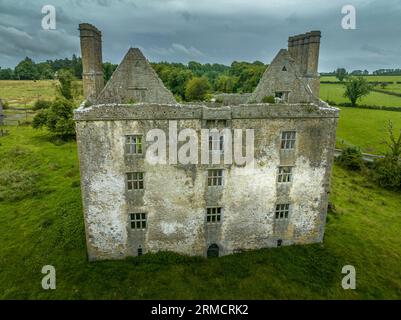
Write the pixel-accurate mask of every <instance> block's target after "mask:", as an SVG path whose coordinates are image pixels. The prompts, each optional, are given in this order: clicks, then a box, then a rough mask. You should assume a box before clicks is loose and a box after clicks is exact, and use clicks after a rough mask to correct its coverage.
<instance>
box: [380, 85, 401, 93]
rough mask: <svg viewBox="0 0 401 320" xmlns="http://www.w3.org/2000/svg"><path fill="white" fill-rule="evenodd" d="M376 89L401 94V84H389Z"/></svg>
mask: <svg viewBox="0 0 401 320" xmlns="http://www.w3.org/2000/svg"><path fill="white" fill-rule="evenodd" d="M376 89H380V90H385V91H388V92H394V93H401V84H389V85H388V86H386V87H384V88H382V87H381V86H377V87H376Z"/></svg>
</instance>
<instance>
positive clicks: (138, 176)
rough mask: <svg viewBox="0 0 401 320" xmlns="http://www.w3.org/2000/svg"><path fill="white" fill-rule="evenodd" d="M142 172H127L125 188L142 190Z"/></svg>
mask: <svg viewBox="0 0 401 320" xmlns="http://www.w3.org/2000/svg"><path fill="white" fill-rule="evenodd" d="M143 177H144V173H143V172H129V173H127V188H128V190H143V189H144V184H143Z"/></svg>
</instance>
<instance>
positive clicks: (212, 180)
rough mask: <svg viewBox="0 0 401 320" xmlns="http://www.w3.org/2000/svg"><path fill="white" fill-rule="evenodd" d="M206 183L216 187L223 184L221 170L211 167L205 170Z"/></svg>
mask: <svg viewBox="0 0 401 320" xmlns="http://www.w3.org/2000/svg"><path fill="white" fill-rule="evenodd" d="M207 174H208V176H207V185H208V186H209V187H216V186H222V185H223V170H222V169H211V170H208V171H207Z"/></svg>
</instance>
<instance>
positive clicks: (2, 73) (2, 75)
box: [0, 68, 14, 80]
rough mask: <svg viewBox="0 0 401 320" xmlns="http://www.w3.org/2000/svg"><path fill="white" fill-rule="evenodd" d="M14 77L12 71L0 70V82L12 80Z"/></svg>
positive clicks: (8, 69)
mask: <svg viewBox="0 0 401 320" xmlns="http://www.w3.org/2000/svg"><path fill="white" fill-rule="evenodd" d="M13 76H14V72H13V70H12V69H10V68H7V69H1V68H0V80H12V79H13Z"/></svg>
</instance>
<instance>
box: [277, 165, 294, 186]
mask: <svg viewBox="0 0 401 320" xmlns="http://www.w3.org/2000/svg"><path fill="white" fill-rule="evenodd" d="M277 181H278V183H289V182H291V181H292V167H279V168H278V177H277Z"/></svg>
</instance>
